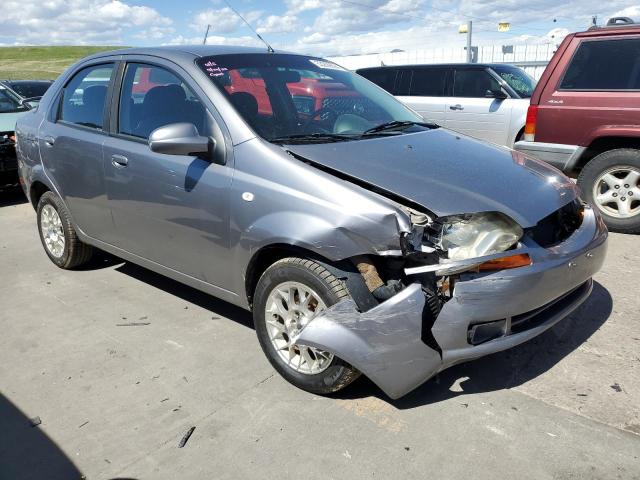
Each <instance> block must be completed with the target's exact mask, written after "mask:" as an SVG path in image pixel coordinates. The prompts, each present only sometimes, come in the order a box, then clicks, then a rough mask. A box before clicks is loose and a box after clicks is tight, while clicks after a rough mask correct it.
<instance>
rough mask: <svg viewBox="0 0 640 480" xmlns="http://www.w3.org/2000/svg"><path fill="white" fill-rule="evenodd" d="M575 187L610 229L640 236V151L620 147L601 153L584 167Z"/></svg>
mask: <svg viewBox="0 0 640 480" xmlns="http://www.w3.org/2000/svg"><path fill="white" fill-rule="evenodd" d="M625 181H626V182H625ZM578 185H579V186H580V188H581V190H582V194H583V196H584V199H585V200H587V201H588V202H589V203H591V204H592V205H594V206H595V208H597V209H598V211H599V212H600V213H601V214H602V218H603V219H604V222H605V223H606V225H607V227H608V228H609V230H611V231H613V232H620V233H640V150H636V149H633V148H619V149H616V150H609V151H608V152H604V153H601V154H600V155H598V156H596V157H594V158H593V159H592V160H591V161H589V163H587V164H586V165H585V166H584V168H583V169H582V171H581V172H580V175H579V176H578ZM625 185H629V186H628V187H625ZM609 194H610V196H609ZM598 197H600V199H599V198H598ZM614 197H615V198H614ZM602 199H603V200H602ZM623 200H624V201H625V202H622V201H623ZM625 203H628V204H627V205H626V206H625ZM627 209H628V210H627ZM627 211H628V214H627Z"/></svg>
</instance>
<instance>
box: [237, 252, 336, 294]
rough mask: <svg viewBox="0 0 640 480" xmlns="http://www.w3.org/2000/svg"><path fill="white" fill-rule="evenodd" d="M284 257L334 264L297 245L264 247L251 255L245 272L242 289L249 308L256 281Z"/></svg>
mask: <svg viewBox="0 0 640 480" xmlns="http://www.w3.org/2000/svg"><path fill="white" fill-rule="evenodd" d="M286 257H301V258H309V259H311V260H319V261H321V262H323V263H327V264H335V262H333V261H332V260H330V259H328V258H326V257H323V256H322V255H319V254H318V253H317V252H314V251H313V250H309V249H307V248H304V247H300V246H297V245H291V244H287V243H273V244H270V245H266V246H264V247H262V248H260V249H259V250H257V251H256V252H255V253H254V254H253V256H252V257H251V259H250V260H249V263H248V265H247V268H246V270H245V275H244V287H245V294H246V296H247V303H248V304H249V307H251V306H252V304H253V295H254V293H255V290H256V286H257V285H258V280H259V279H260V277H261V276H262V274H263V273H264V272H265V270H266V269H267V268H269V267H270V266H271V265H273V264H274V263H275V262H277V261H278V260H282V259H283V258H286Z"/></svg>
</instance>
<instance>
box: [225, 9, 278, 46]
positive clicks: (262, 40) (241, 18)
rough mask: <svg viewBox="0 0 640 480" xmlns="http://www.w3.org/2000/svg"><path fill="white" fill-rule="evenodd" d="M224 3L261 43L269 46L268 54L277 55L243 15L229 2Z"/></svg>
mask: <svg viewBox="0 0 640 480" xmlns="http://www.w3.org/2000/svg"><path fill="white" fill-rule="evenodd" d="M224 3H226V4H227V7H229V8H230V9H231V10H232V11H233V13H235V14H236V15H237V16H239V17H240V20H242V21H243V22H244V23H245V24H246V25H247V27H249V28H250V29H251V31H252V32H253V33H255V35H256V37H258V38H259V39H260V41H261V42H262V43H264V44H265V45H266V46H267V52H269V53H275V50H274V49H273V47H272V46H271V45H269V42H267V41H266V40H265V39H264V38H262V37H261V36H260V34H259V33H258V32H256V30H255V29H254V28H253V27H252V26H251V24H250V23H249V22H247V21H246V20H245V18H244V17H243V16H242V15H240V12H238V11H237V10H236V9H235V8H233V7H232V6H231V4H230V3H229V2H228V1H227V0H224Z"/></svg>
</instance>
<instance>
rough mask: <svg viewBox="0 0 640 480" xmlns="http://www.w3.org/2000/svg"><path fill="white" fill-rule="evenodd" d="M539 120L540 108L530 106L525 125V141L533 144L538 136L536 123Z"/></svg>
mask: <svg viewBox="0 0 640 480" xmlns="http://www.w3.org/2000/svg"><path fill="white" fill-rule="evenodd" d="M537 120H538V106H537V105H529V109H528V110H527V121H526V123H525V125H524V140H525V141H527V142H533V141H534V140H535V136H536V121H537Z"/></svg>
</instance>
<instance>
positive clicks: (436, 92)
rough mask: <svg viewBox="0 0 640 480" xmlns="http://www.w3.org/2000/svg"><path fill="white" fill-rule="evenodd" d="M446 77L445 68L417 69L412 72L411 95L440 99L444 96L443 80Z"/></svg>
mask: <svg viewBox="0 0 640 480" xmlns="http://www.w3.org/2000/svg"><path fill="white" fill-rule="evenodd" d="M446 75H447V70H446V69H445V68H419V69H416V70H414V71H413V80H412V81H411V95H412V96H422V97H442V96H443V95H444V85H445V84H444V80H445V77H446Z"/></svg>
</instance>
